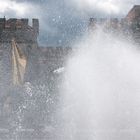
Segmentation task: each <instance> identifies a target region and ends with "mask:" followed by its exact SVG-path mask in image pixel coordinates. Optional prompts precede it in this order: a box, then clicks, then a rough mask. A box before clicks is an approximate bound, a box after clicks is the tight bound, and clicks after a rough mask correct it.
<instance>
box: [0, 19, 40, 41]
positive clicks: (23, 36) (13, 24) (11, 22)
mask: <svg viewBox="0 0 140 140" xmlns="http://www.w3.org/2000/svg"><path fill="white" fill-rule="evenodd" d="M38 35H39V20H38V19H32V26H30V25H29V19H27V18H22V19H16V18H10V19H8V20H7V19H6V18H5V17H4V18H0V42H10V41H11V40H12V38H13V37H14V38H15V39H16V40H17V42H20V43H23V42H24V43H29V42H30V43H33V42H37V37H38Z"/></svg>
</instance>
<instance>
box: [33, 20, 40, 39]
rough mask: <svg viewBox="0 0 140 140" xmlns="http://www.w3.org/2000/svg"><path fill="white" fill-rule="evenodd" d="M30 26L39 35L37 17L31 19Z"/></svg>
mask: <svg viewBox="0 0 140 140" xmlns="http://www.w3.org/2000/svg"><path fill="white" fill-rule="evenodd" d="M32 27H33V29H34V31H35V33H36V35H37V36H38V35H39V20H38V19H32Z"/></svg>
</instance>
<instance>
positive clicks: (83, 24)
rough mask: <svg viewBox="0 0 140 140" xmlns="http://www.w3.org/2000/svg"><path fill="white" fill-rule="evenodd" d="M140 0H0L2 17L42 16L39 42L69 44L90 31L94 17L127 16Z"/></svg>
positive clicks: (46, 44)
mask: <svg viewBox="0 0 140 140" xmlns="http://www.w3.org/2000/svg"><path fill="white" fill-rule="evenodd" d="M136 4H137V5H138V4H140V0H0V16H1V17H4V16H6V18H29V19H30V23H31V19H32V18H38V19H39V21H40V36H39V44H40V45H42V46H61V45H65V46H67V45H69V44H70V43H72V42H74V41H75V40H76V39H78V38H80V37H81V36H82V35H83V34H84V32H85V31H86V28H87V25H88V21H89V18H90V17H107V18H109V17H119V18H121V17H125V16H126V14H127V13H128V11H129V10H130V9H131V8H132V7H133V5H136Z"/></svg>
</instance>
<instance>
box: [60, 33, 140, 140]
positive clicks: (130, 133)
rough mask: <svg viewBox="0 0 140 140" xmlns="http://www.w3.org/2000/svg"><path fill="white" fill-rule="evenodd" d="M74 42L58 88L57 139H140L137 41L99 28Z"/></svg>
mask: <svg viewBox="0 0 140 140" xmlns="http://www.w3.org/2000/svg"><path fill="white" fill-rule="evenodd" d="M76 47H77V48H78V51H76V52H75V53H74V54H73V56H72V57H71V58H70V59H69V61H68V63H67V66H66V68H65V73H64V79H63V84H62V89H61V111H60V116H61V117H62V118H61V119H62V120H61V121H62V128H63V130H61V134H62V135H61V137H62V140H65V139H67V140H129V139H131V140H132V139H133V140H134V139H139V138H140V134H139V133H138V131H139V130H140V52H139V50H138V49H137V47H136V46H135V45H133V44H132V43H128V41H125V39H119V38H118V37H115V36H113V35H112V34H107V33H104V32H102V31H97V32H96V33H94V34H92V35H89V36H88V37H87V38H84V39H83V40H82V41H81V42H80V43H78V44H77V45H76ZM59 139H60V138H59Z"/></svg>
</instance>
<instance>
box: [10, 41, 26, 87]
mask: <svg viewBox="0 0 140 140" xmlns="http://www.w3.org/2000/svg"><path fill="white" fill-rule="evenodd" d="M26 64H27V60H26V56H25V55H24V53H23V52H22V50H21V49H20V48H19V47H18V46H17V43H16V41H15V39H12V75H13V84H14V85H21V84H23V82H24V74H25V69H26Z"/></svg>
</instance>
